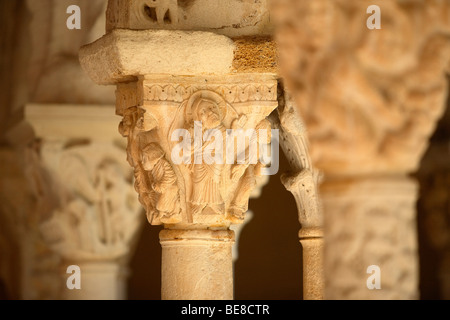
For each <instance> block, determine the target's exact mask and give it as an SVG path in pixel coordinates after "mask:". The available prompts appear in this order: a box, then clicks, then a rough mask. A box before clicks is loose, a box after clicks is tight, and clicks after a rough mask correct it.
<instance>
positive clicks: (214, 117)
mask: <svg viewBox="0 0 450 320" xmlns="http://www.w3.org/2000/svg"><path fill="white" fill-rule="evenodd" d="M225 111H226V106H225V102H224V101H223V100H218V101H214V100H212V98H205V97H201V96H200V97H198V98H197V99H196V100H195V101H194V102H193V104H192V118H193V121H194V124H193V126H194V127H195V126H196V125H201V127H202V137H203V140H204V141H205V142H203V144H202V147H201V154H202V155H205V154H207V153H208V152H205V150H208V149H210V148H211V146H212V144H214V143H217V141H216V140H215V139H216V138H217V137H218V135H217V133H220V137H221V139H222V146H224V145H225V139H226V128H225V126H224V125H223V124H222V120H223V118H224V113H225ZM192 129H194V128H193V127H191V130H192ZM212 129H214V130H212ZM208 130H209V131H208ZM205 133H206V137H205ZM212 136H214V137H212ZM196 149H197V148H196V147H195V146H194V148H193V150H192V151H193V152H194V153H195V152H196ZM213 149H214V150H215V148H213ZM193 160H194V164H193V166H192V170H193V173H192V174H193V178H192V184H193V186H192V188H193V189H192V197H191V204H192V213H193V214H194V215H196V214H200V213H202V212H203V211H204V210H205V209H207V208H209V209H211V210H212V214H223V213H224V210H225V204H224V201H223V199H222V195H221V193H220V180H221V176H222V171H223V163H224V162H221V163H217V162H216V161H212V163H210V164H208V163H206V162H205V159H202V161H201V162H200V163H195V156H194V159H193ZM203 213H208V212H207V211H205V212H203ZM209 213H211V212H209Z"/></svg>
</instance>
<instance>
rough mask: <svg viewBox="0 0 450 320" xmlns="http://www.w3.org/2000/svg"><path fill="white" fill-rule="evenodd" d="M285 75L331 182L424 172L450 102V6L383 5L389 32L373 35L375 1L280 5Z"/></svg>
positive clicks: (277, 12) (293, 1)
mask: <svg viewBox="0 0 450 320" xmlns="http://www.w3.org/2000/svg"><path fill="white" fill-rule="evenodd" d="M273 4H274V10H273V20H274V21H275V22H276V24H277V26H278V29H277V30H278V32H277V35H276V37H277V40H278V43H279V46H280V69H281V75H282V76H284V79H285V80H286V85H287V87H288V88H289V89H290V90H291V92H292V95H293V97H294V99H295V101H296V103H297V105H298V108H299V110H300V113H301V116H302V118H303V120H304V121H305V124H306V127H307V128H308V137H309V141H310V142H311V157H312V161H313V163H314V165H315V166H316V167H317V168H318V169H320V170H322V171H323V172H324V173H325V174H326V175H341V176H342V175H364V174H370V175H372V174H378V173H399V172H402V173H407V172H412V171H414V170H416V169H417V167H418V164H419V161H420V158H421V156H422V155H423V153H424V151H425V149H426V147H427V144H428V138H429V136H430V134H431V133H432V132H433V130H434V129H435V123H436V121H437V119H438V118H439V117H441V115H442V112H443V110H444V104H445V101H446V97H447V88H448V87H447V79H446V76H445V72H446V70H447V68H448V63H449V60H450V59H449V57H450V41H449V36H450V20H449V18H448V17H449V12H450V5H449V3H448V2H447V1H426V2H425V1H418V2H414V1H402V0H396V1H388V2H384V3H380V4H379V6H380V9H381V12H382V18H381V19H382V28H381V29H379V30H369V29H368V28H366V27H365V24H366V21H365V20H366V19H367V18H368V17H369V15H365V14H364V13H365V12H366V10H367V8H368V6H369V5H370V4H372V3H371V2H370V1H356V2H354V1H328V0H319V1H308V0H301V1H297V0H290V1H281V0H280V1H274V2H273Z"/></svg>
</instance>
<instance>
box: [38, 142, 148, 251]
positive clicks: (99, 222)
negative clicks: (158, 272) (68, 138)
mask: <svg viewBox="0 0 450 320" xmlns="http://www.w3.org/2000/svg"><path fill="white" fill-rule="evenodd" d="M95 151H96V149H94V147H92V146H89V147H83V148H79V149H73V150H70V151H68V152H67V154H65V155H63V156H62V159H61V162H60V168H61V169H60V170H61V173H60V174H61V177H62V179H63V181H66V182H67V188H64V189H62V191H61V206H60V208H58V209H57V210H55V211H54V212H53V214H52V216H51V218H50V219H48V220H46V221H44V222H43V223H42V224H41V230H42V231H43V235H44V236H45V237H46V240H47V241H48V242H49V243H50V244H51V245H52V247H53V248H54V249H55V250H56V251H57V252H60V253H61V254H64V255H66V256H65V257H66V258H74V257H75V256H77V257H79V258H82V257H89V258H91V257H94V256H98V255H106V256H120V255H122V254H124V253H125V252H126V246H127V245H128V244H129V241H130V240H131V238H132V237H133V236H134V234H135V230H137V228H138V226H139V210H138V208H137V207H138V206H137V203H136V202H135V201H134V195H133V192H132V187H131V185H130V183H129V180H128V177H127V174H126V173H125V172H124V170H123V169H122V167H121V165H120V164H119V163H118V162H117V161H116V160H114V159H112V158H109V157H106V158H105V159H104V160H101V159H95V155H93V153H94V152H95ZM83 153H88V154H89V153H90V156H89V157H82V156H80V155H81V154H83ZM93 159H94V160H93ZM99 160H100V161H99Z"/></svg>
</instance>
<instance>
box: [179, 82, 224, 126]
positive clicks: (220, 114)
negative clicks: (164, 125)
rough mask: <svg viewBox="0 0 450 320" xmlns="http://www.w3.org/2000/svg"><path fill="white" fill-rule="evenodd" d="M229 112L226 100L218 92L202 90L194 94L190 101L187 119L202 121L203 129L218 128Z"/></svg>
mask: <svg viewBox="0 0 450 320" xmlns="http://www.w3.org/2000/svg"><path fill="white" fill-rule="evenodd" d="M226 112H227V104H226V102H225V100H224V99H223V98H222V97H221V96H220V95H219V94H217V93H216V92H214V91H210V90H201V91H198V92H196V93H194V94H193V95H192V96H191V98H190V99H189V101H188V105H187V113H188V114H187V119H188V121H189V119H190V120H193V121H201V123H202V127H203V129H212V128H216V127H218V126H219V125H220V124H221V123H222V121H223V119H224V118H225V115H226Z"/></svg>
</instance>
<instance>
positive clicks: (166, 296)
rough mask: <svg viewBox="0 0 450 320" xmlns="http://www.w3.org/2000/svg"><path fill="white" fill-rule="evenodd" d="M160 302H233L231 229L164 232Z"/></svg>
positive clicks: (232, 236)
mask: <svg viewBox="0 0 450 320" xmlns="http://www.w3.org/2000/svg"><path fill="white" fill-rule="evenodd" d="M160 241H161V245H162V280H161V281H162V284H161V286H162V289H161V297H162V299H163V300H209V299H214V300H231V299H233V264H232V257H231V249H232V245H233V243H234V232H233V231H231V230H218V231H213V230H176V229H175V230H168V229H166V230H163V231H161V233H160Z"/></svg>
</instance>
